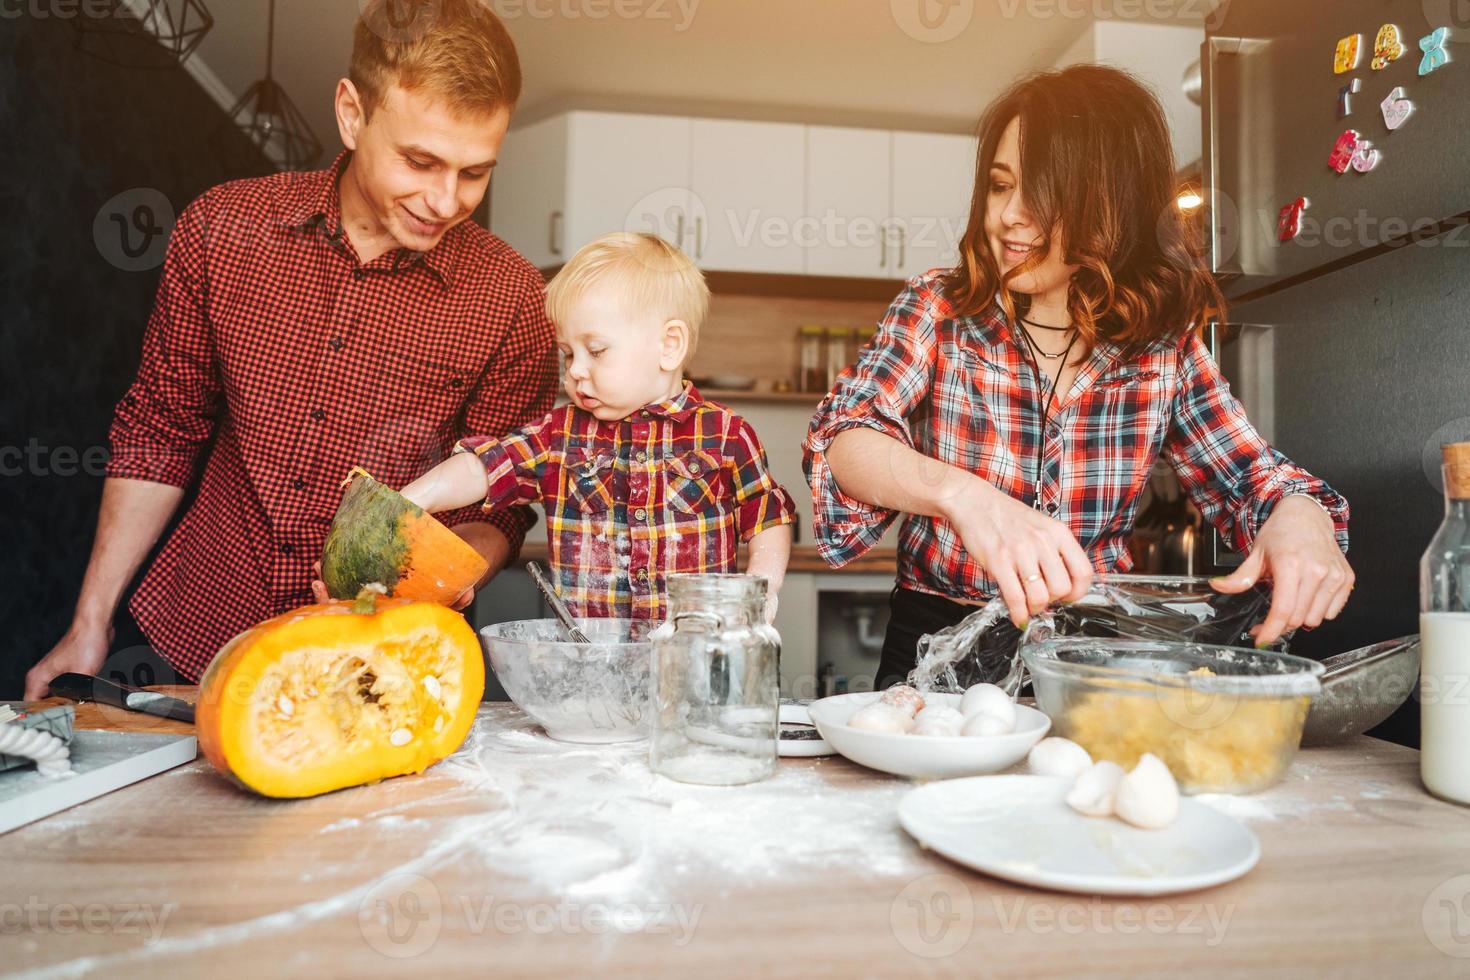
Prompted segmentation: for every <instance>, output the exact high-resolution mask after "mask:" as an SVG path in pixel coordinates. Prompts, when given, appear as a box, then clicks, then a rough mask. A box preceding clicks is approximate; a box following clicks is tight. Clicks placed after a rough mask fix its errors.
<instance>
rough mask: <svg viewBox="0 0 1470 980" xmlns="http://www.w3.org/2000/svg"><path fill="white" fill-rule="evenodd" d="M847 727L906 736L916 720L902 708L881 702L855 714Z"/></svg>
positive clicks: (848, 720) (848, 721) (861, 709)
mask: <svg viewBox="0 0 1470 980" xmlns="http://www.w3.org/2000/svg"><path fill="white" fill-rule="evenodd" d="M847 725H848V727H849V728H856V729H859V730H861V731H865V732H881V733H883V734H885V735H906V734H907V733H908V732H909V731H910V730H911V729H912V728H913V727H914V719H913V718H911V717H910V716H909V715H908V713H907V712H905V711H904V710H903V709H902V708H895V707H893V706H892V705H890V704H884V703H882V702H881V701H879V702H876V703H874V704H870V705H868V706H867V707H864V708H859V709H858V710H857V711H855V712H853V714H852V717H850V718H848V719H847Z"/></svg>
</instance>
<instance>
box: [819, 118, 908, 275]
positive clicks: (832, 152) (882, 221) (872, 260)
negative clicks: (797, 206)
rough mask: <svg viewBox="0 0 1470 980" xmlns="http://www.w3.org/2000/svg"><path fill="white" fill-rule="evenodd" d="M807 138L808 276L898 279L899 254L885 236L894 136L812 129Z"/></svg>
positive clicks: (870, 131) (874, 131)
mask: <svg viewBox="0 0 1470 980" xmlns="http://www.w3.org/2000/svg"><path fill="white" fill-rule="evenodd" d="M806 137H807V139H806V152H807V158H806V159H807V167H806V217H807V226H808V227H810V228H811V230H812V235H811V239H810V241H811V244H810V245H807V246H806V271H807V274H809V275H814V276H874V277H894V276H897V275H898V270H897V267H896V263H897V258H898V255H897V251H896V250H895V249H893V248H892V247H890V244H889V243H888V242H886V241H885V240H884V234H883V230H884V227H885V225H886V222H887V220H888V216H889V214H890V203H891V202H890V200H889V187H890V179H889V178H890V172H891V171H890V162H889V154H890V144H891V140H890V137H889V133H888V132H887V131H886V130H880V129H845V128H838V127H833V126H808V127H807V130H806ZM803 244H804V245H805V244H806V243H805V242H804V243H803Z"/></svg>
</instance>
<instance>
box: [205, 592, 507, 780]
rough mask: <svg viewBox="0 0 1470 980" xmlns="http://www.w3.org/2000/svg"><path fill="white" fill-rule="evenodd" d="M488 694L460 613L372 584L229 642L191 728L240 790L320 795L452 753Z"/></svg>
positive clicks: (475, 645) (212, 668) (213, 666)
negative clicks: (378, 591) (381, 592)
mask: <svg viewBox="0 0 1470 980" xmlns="http://www.w3.org/2000/svg"><path fill="white" fill-rule="evenodd" d="M484 692H485V666H484V661H483V659H482V654H481V651H480V644H479V641H478V638H477V637H476V636H475V633H474V630H472V629H471V628H470V626H469V624H468V623H466V622H465V620H464V617H463V616H461V615H460V614H459V613H456V612H454V611H452V610H450V609H448V608H446V607H444V606H441V605H437V604H435V603H430V602H412V601H410V600H407V599H386V598H379V597H378V596H376V595H375V594H374V592H373V591H372V590H364V594H363V595H362V596H361V597H360V598H359V599H358V600H357V601H356V602H339V601H334V602H329V603H325V604H322V605H314V606H303V607H302V608H300V609H296V610H294V611H292V612H289V613H286V614H285V615H283V616H277V617H276V618H275V619H271V620H267V621H266V622H264V623H261V624H260V625H259V626H256V627H254V628H252V629H249V630H246V631H245V632H243V633H241V634H240V635H239V636H237V637H235V638H234V639H233V640H231V641H230V642H229V643H228V644H226V645H225V647H224V648H223V649H222V650H220V652H219V653H218V654H217V655H216V656H215V658H214V660H213V661H212V662H211V663H210V665H209V669H208V670H207V671H205V674H204V678H203V680H201V681H200V688H199V703H198V706H197V708H196V709H195V725H196V728H197V730H198V734H199V745H200V747H201V748H202V749H203V750H204V754H205V756H206V757H207V758H208V759H209V761H210V762H211V763H213V765H214V767H215V768H216V769H218V770H219V771H220V772H222V773H224V774H225V775H226V776H229V777H230V778H231V779H233V780H234V781H235V782H237V783H238V784H240V785H241V786H243V787H244V788H246V789H249V790H253V791H255V792H256V793H260V794H261V795H262V796H278V797H301V796H316V795H317V794H319V793H327V792H330V791H332V790H335V789H342V788H344V787H347V786H358V785H361V784H363V783H372V782H377V781H378V780H380V779H386V778H388V777H390V776H402V775H405V774H407V773H416V772H423V771H424V770H425V769H427V768H428V767H429V766H431V765H433V764H434V763H436V762H438V761H439V760H441V759H443V758H445V757H446V756H449V755H451V754H453V753H454V751H455V750H456V749H458V748H459V746H460V745H461V744H462V743H463V742H464V740H465V737H466V736H467V735H468V734H469V731H470V726H471V725H473V724H474V720H475V712H476V710H477V709H478V708H479V704H480V698H481V696H482V695H483V694H484Z"/></svg>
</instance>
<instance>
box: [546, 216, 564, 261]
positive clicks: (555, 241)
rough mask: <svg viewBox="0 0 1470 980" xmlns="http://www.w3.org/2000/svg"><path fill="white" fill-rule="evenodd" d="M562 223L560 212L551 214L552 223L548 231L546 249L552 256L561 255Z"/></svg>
mask: <svg viewBox="0 0 1470 980" xmlns="http://www.w3.org/2000/svg"><path fill="white" fill-rule="evenodd" d="M561 222H562V213H561V212H560V211H553V212H551V221H550V223H549V227H548V228H547V229H546V247H547V249H548V250H549V251H550V252H551V254H552V255H557V256H559V255H561Z"/></svg>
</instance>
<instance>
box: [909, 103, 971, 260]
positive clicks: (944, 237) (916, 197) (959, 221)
mask: <svg viewBox="0 0 1470 980" xmlns="http://www.w3.org/2000/svg"><path fill="white" fill-rule="evenodd" d="M975 153H976V140H975V138H974V137H973V136H959V135H952V134H949V133H903V132H898V133H894V134H893V219H894V224H895V226H896V230H897V234H898V243H897V244H898V255H897V257H896V259H895V261H896V263H897V270H898V271H897V275H899V276H902V277H903V278H905V279H907V278H909V277H911V276H916V275H919V274H920V273H923V272H928V271H929V270H930V269H934V268H940V267H943V268H951V267H953V266H954V265H955V263H956V262H958V261H959V240H960V238H961V237H962V236H963V235H964V232H965V224H966V222H967V220H968V218H969V214H970V198H971V197H972V196H973V194H974V190H975Z"/></svg>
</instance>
